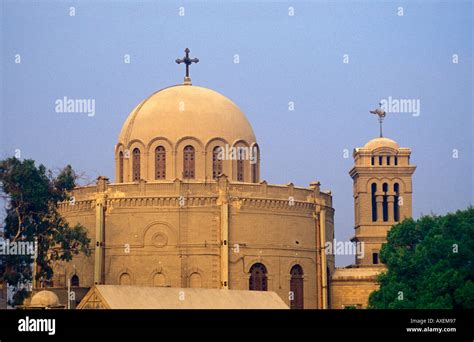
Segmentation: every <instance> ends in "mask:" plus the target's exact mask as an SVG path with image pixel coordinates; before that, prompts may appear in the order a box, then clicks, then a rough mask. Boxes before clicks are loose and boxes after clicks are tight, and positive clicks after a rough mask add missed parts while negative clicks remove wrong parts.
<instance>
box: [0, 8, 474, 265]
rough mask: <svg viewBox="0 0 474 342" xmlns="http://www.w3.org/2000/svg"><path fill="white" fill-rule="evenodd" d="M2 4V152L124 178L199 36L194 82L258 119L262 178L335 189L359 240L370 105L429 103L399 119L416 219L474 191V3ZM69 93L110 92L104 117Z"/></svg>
mask: <svg viewBox="0 0 474 342" xmlns="http://www.w3.org/2000/svg"><path fill="white" fill-rule="evenodd" d="M1 4H2V6H1V13H0V19H1V20H0V23H1V24H0V25H1V45H0V46H1V52H0V58H1V63H0V67H1V69H0V73H1V90H0V108H1V113H0V115H1V117H0V157H1V158H3V157H6V156H10V155H13V154H14V152H15V150H16V149H19V150H20V151H21V157H22V158H32V159H35V160H36V161H37V162H40V163H43V164H45V165H46V166H47V167H49V168H53V169H54V168H60V167H62V166H64V165H65V164H68V163H69V164H72V166H73V167H74V168H75V169H76V170H77V171H78V172H79V173H83V174H84V175H85V177H86V178H88V179H89V180H93V179H94V178H95V177H97V176H98V175H106V176H109V177H111V178H113V174H114V170H113V167H114V166H113V158H114V157H113V148H114V144H115V143H116V139H117V136H118V133H119V131H120V128H121V126H122V123H123V122H124V120H125V118H126V117H127V115H128V114H129V112H130V111H131V110H132V109H133V107H134V106H135V105H136V104H137V103H138V102H139V101H141V100H142V99H143V98H145V97H147V96H148V95H149V94H150V93H152V92H154V91H156V90H158V89H160V88H163V87H166V86H169V85H172V84H177V83H181V82H182V78H183V74H184V70H183V69H184V68H183V66H178V65H176V64H175V62H174V60H175V59H176V58H178V57H182V55H183V49H184V48H185V47H189V48H190V49H191V55H192V56H194V57H198V58H199V59H200V62H199V64H198V65H195V66H194V65H193V66H192V67H191V77H192V79H193V84H195V85H200V86H204V87H208V88H212V89H214V90H217V91H219V92H220V93H222V94H224V95H226V96H227V97H229V98H231V99H232V100H233V101H234V102H235V103H237V104H238V105H239V106H240V108H241V109H242V110H243V111H244V112H245V113H246V115H247V117H248V118H249V120H250V122H251V123H252V125H253V128H254V131H255V134H256V136H257V140H258V142H259V145H260V147H261V153H262V178H263V179H265V180H267V181H268V182H269V183H276V184H286V183H288V182H290V181H291V182H293V183H295V185H297V186H307V185H308V184H309V183H310V182H311V181H312V180H319V181H321V183H322V188H323V189H330V190H332V193H333V196H334V207H335V209H336V216H335V219H336V221H335V222H336V238H337V239H340V240H347V239H349V238H350V237H351V236H352V235H353V221H354V217H353V212H354V211H353V198H352V180H351V178H350V177H349V175H348V171H349V170H350V168H351V166H352V158H351V154H352V149H353V148H354V147H358V146H363V145H364V144H365V142H367V141H368V140H370V139H371V138H374V137H376V136H377V134H378V124H377V121H376V118H375V117H374V116H373V115H371V114H369V113H368V111H369V110H370V109H374V108H375V107H376V106H377V104H378V102H379V101H380V99H384V98H388V97H389V96H391V97H392V98H396V99H418V100H419V101H420V105H421V112H420V115H419V116H413V115H412V114H411V113H393V114H389V115H388V116H387V118H386V120H385V124H384V133H385V136H387V137H390V138H392V139H394V140H396V141H398V142H399V144H400V145H401V146H403V147H410V148H412V150H413V153H412V158H411V160H412V162H413V163H414V164H416V165H417V171H416V173H415V175H414V178H413V181H414V187H413V190H414V197H413V200H414V205H413V212H414V216H415V217H419V216H420V215H421V214H429V213H436V214H444V213H446V212H449V211H453V210H456V209H461V208H465V207H467V206H468V205H469V204H470V203H473V202H474V201H473V192H472V186H473V169H472V160H473V159H474V158H473V157H474V154H473V149H472V132H473V128H474V127H473V121H472V113H473V106H472V103H473V83H472V82H473V69H472V66H473V64H472V46H473V40H472V28H473V26H474V25H473V5H472V2H468V1H446V2H434V1H433V2H431V1H423V2H422V1H410V2H381V3H379V2H374V1H347V2H343V1H336V2H298V1H291V2H285V1H279V2H258V3H255V2H251V1H235V2H230V3H227V4H222V3H221V2H218V1H193V2H186V1H184V2H171V1H163V2H151V1H137V2H133V1H45V2H36V1H2V2H1ZM71 6H73V7H74V8H75V16H70V10H71V9H70V7H71ZM181 6H182V7H184V10H185V15H184V16H179V7H181ZM290 6H291V7H293V8H294V16H289V15H288V14H289V7H290ZM400 6H401V7H403V16H400V15H398V14H400V9H399V7H400ZM125 54H129V55H130V58H131V63H130V64H125V63H124V55H125ZM18 55H20V57H21V63H19V64H18V63H15V59H16V58H17V57H18ZM235 55H238V56H239V63H238V64H236V63H234V57H235ZM344 55H348V58H349V63H348V64H345V63H343V58H344ZM453 55H457V56H458V63H453ZM64 96H67V97H69V98H79V99H81V98H87V99H95V102H96V113H95V115H94V116H93V117H88V116H87V115H86V114H80V113H79V114H70V113H69V114H66V113H63V114H61V113H56V112H55V101H56V100H57V99H61V98H63V97H64ZM290 101H293V102H294V106H295V107H294V108H295V110H294V111H289V110H288V103H289V102H290ZM346 149H347V150H348V151H349V158H344V150H346ZM453 150H456V151H457V153H458V158H453ZM337 260H338V264H339V265H344V264H348V263H350V262H352V261H353V257H351V256H345V257H338V258H337Z"/></svg>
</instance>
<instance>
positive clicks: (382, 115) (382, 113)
mask: <svg viewBox="0 0 474 342" xmlns="http://www.w3.org/2000/svg"><path fill="white" fill-rule="evenodd" d="M379 106H380V108H377V109H374V110H371V111H370V113H371V114H375V115H377V116H378V117H379V125H380V138H382V137H383V134H382V123H383V119H384V118H385V116H386V115H387V113H386V112H385V111H384V110H383V109H382V103H379Z"/></svg>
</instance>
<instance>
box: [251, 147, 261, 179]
mask: <svg viewBox="0 0 474 342" xmlns="http://www.w3.org/2000/svg"><path fill="white" fill-rule="evenodd" d="M251 153H252V154H251V159H250V162H251V164H252V183H258V165H259V160H260V151H259V149H258V146H257V145H254V146H253V147H252V150H251Z"/></svg>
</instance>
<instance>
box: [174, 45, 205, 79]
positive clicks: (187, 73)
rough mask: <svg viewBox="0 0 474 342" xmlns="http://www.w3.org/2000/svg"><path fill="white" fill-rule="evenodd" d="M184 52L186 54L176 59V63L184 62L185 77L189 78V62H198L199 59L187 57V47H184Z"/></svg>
mask: <svg viewBox="0 0 474 342" xmlns="http://www.w3.org/2000/svg"><path fill="white" fill-rule="evenodd" d="M184 52H185V53H186V55H185V56H184V57H183V59H179V58H178V59H176V63H178V64H181V63H184V64H186V79H189V66H190V65H191V63H198V62H199V59H197V58H189V49H188V48H186V49H185V50H184Z"/></svg>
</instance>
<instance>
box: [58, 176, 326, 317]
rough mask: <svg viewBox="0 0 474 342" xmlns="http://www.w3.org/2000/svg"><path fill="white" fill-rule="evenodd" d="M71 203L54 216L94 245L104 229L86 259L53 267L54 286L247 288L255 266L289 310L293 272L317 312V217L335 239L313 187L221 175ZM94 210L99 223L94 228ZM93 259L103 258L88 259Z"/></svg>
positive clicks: (83, 194) (82, 195) (101, 186)
mask: <svg viewBox="0 0 474 342" xmlns="http://www.w3.org/2000/svg"><path fill="white" fill-rule="evenodd" d="M73 196H74V202H70V203H63V204H62V205H61V208H60V210H61V213H62V214H63V215H64V217H65V218H66V219H67V220H68V221H69V222H70V223H71V224H75V223H81V224H82V225H84V226H85V227H86V228H87V229H88V234H89V237H90V238H91V239H92V241H94V242H95V241H96V240H97V236H96V233H97V230H103V233H102V236H103V238H102V241H101V240H100V239H99V240H98V241H97V242H98V244H99V247H96V248H95V250H94V251H93V254H92V256H91V257H88V258H87V257H84V256H79V257H76V258H74V260H73V261H72V262H69V263H65V264H60V265H59V264H58V265H57V268H56V272H55V274H56V279H55V281H54V284H56V285H57V286H61V285H62V284H64V283H65V279H67V278H71V277H72V276H73V275H74V274H75V275H77V276H78V277H79V279H80V286H81V287H89V286H93V285H94V284H108V285H117V284H123V285H128V284H130V285H148V286H150V285H152V286H170V287H204V288H230V289H234V290H246V289H248V288H249V270H250V268H251V267H252V265H254V264H255V263H261V264H263V265H265V267H266V269H267V272H268V273H267V278H268V290H269V291H275V292H276V293H278V294H279V295H280V297H281V298H282V299H283V300H284V301H285V302H286V304H287V305H289V304H290V302H289V292H290V280H291V276H290V270H291V268H292V267H293V266H294V265H300V266H301V267H302V269H303V272H304V281H303V283H304V287H303V288H304V307H305V308H317V307H321V306H322V305H323V303H322V300H321V296H322V292H323V289H320V290H319V292H320V293H319V298H318V288H317V286H318V284H319V285H322V282H321V281H318V279H317V274H323V273H324V274H325V272H323V271H322V267H321V266H319V267H320V268H321V269H320V270H319V272H318V270H317V267H318V265H321V254H320V251H321V249H320V248H318V246H317V241H316V240H317V232H318V229H317V228H318V227H320V218H321V212H324V217H325V222H324V224H323V227H325V235H326V236H327V237H329V238H332V237H333V235H334V221H333V217H334V210H333V208H332V198H331V195H330V194H329V193H326V192H321V191H320V190H319V183H315V184H312V186H311V187H310V188H297V187H294V186H293V185H292V184H290V185H286V186H277V185H268V184H266V182H260V183H259V184H254V183H237V182H229V181H228V179H227V177H226V176H221V177H220V178H219V179H218V180H217V181H212V182H208V183H202V182H183V181H181V180H175V181H174V182H167V181H164V182H145V181H142V182H139V183H123V184H117V183H115V184H109V183H108V182H107V181H106V180H105V179H100V180H99V182H98V184H97V186H91V187H82V188H77V189H75V190H74V192H73ZM290 197H291V198H292V199H293V200H292V201H289V200H288V199H289V198H290ZM100 203H101V204H100ZM98 205H101V206H102V208H101V209H100V210H103V223H101V221H100V220H97V217H98V216H99V214H98V212H97V206H98ZM225 230H226V231H227V234H228V235H227V236H223V232H224V231H225ZM224 242H226V244H225V245H224ZM96 244H97V243H96ZM97 254H100V255H101V257H100V258H98V259H97V261H96V258H97ZM326 260H327V261H326V263H327V266H326V270H325V271H326V272H327V270H329V272H330V273H332V272H333V271H334V256H333V255H329V256H327V258H326ZM97 267H99V268H100V269H99V270H97ZM94 272H98V273H97V274H98V276H99V278H98V279H95V274H94Z"/></svg>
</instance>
